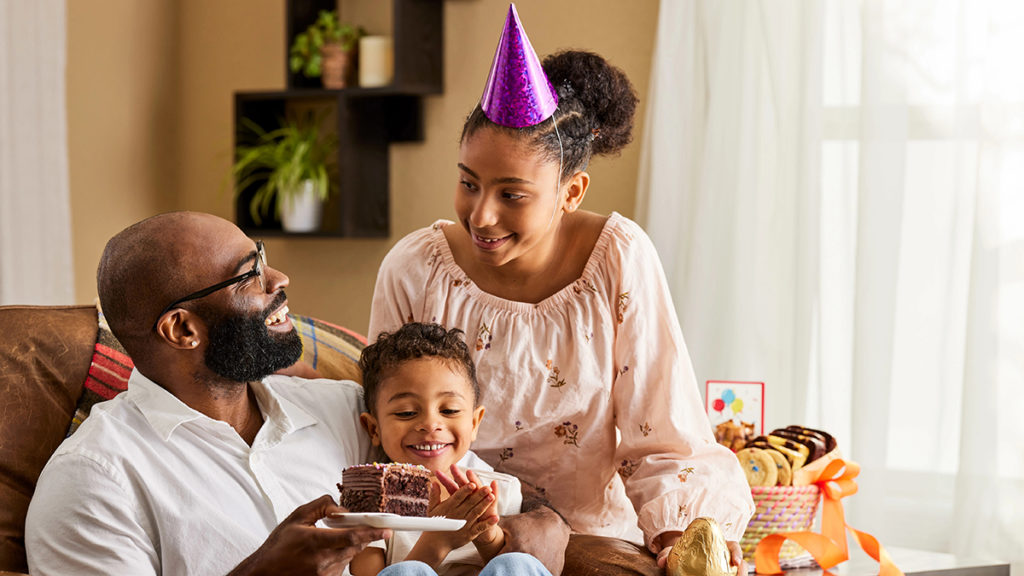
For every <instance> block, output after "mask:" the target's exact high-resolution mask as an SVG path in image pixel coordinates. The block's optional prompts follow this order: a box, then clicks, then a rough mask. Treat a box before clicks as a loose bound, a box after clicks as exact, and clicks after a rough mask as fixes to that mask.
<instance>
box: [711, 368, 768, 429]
mask: <svg viewBox="0 0 1024 576" xmlns="http://www.w3.org/2000/svg"><path fill="white" fill-rule="evenodd" d="M705 398H706V400H707V410H708V419H709V420H711V427H712V428H714V427H716V426H718V425H719V424H721V423H722V422H727V421H729V420H732V421H734V422H735V423H736V424H742V425H743V427H744V428H747V429H748V430H749V429H753V430H754V431H756V433H757V434H758V435H760V434H764V382H730V381H726V380H708V382H707V394H706V395H705Z"/></svg>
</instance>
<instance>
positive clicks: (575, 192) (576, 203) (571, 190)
mask: <svg viewBox="0 0 1024 576" xmlns="http://www.w3.org/2000/svg"><path fill="white" fill-rule="evenodd" d="M588 187H590V174H588V173H587V172H584V171H582V170H581V171H579V172H577V173H575V174H573V175H572V178H570V179H569V183H568V184H566V186H565V203H564V204H563V205H562V209H563V210H565V212H566V213H569V212H575V211H576V209H578V208H579V207H580V204H582V203H583V197H584V196H586V195H587V188H588Z"/></svg>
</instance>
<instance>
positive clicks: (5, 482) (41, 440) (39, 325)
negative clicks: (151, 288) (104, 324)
mask: <svg viewBox="0 0 1024 576" xmlns="http://www.w3.org/2000/svg"><path fill="white" fill-rule="evenodd" d="M0 326H2V327H3V330H0V405H2V406H4V410H0V438H3V442H0V570H17V571H23V570H28V566H27V564H26V562H25V541H24V536H25V512H26V511H27V510H28V502H29V498H31V496H32V492H34V491H35V487H36V480H38V479H39V472H40V471H42V469H43V466H44V465H45V464H46V461H47V460H49V458H50V454H52V453H53V451H54V450H55V449H56V448H57V446H58V445H59V444H60V443H61V442H62V441H63V440H64V435H65V434H66V433H67V430H68V425H69V424H70V423H71V418H72V416H74V413H75V403H76V402H77V400H78V397H79V396H81V394H82V385H83V384H84V383H85V377H86V375H87V374H88V373H89V361H90V359H91V358H92V351H93V346H94V345H95V344H96V307H95V306H0Z"/></svg>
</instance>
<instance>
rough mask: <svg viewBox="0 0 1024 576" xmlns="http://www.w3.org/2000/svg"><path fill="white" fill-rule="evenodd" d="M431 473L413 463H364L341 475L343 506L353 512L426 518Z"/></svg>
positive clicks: (351, 467) (347, 469) (349, 468)
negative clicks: (385, 513)
mask: <svg viewBox="0 0 1024 576" xmlns="http://www.w3.org/2000/svg"><path fill="white" fill-rule="evenodd" d="M430 477H431V472H430V470H427V469H426V468H424V467H423V466H414V465H412V464H377V463H374V464H361V465H359V466H350V467H348V468H345V470H343V471H342V473H341V484H338V489H339V490H340V491H341V505H342V506H344V507H345V508H348V510H349V512H387V513H389V514H398V515H400V516H426V515H427V498H428V495H429V494H430Z"/></svg>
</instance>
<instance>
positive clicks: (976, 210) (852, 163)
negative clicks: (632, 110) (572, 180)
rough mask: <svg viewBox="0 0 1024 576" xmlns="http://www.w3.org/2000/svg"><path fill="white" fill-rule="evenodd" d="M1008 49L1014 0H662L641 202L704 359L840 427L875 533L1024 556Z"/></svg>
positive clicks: (1015, 26) (1022, 137)
mask: <svg viewBox="0 0 1024 576" xmlns="http://www.w3.org/2000/svg"><path fill="white" fill-rule="evenodd" d="M1022 54H1024V4H1022V3H1020V2H1016V1H1014V0H862V1H855V0H849V1H840V0H832V1H825V2H801V1H798V0H792V1H787V0H773V1H770V2H769V1H751V0H683V1H681V0H663V1H662V3H661V13H660V17H659V30H658V40H657V49H656V55H655V63H654V67H653V74H652V84H651V86H652V88H651V93H650V95H649V98H648V118H647V124H646V131H645V141H644V142H643V147H644V163H643V166H642V169H641V185H640V189H639V191H638V198H639V202H638V204H639V205H638V210H637V214H638V217H639V218H640V219H641V220H643V221H644V224H645V225H646V226H647V229H648V230H649V231H650V233H651V236H652V237H653V238H654V241H655V243H656V244H657V246H658V249H659V251H660V253H661V255H662V259H663V261H664V263H665V267H666V272H667V274H668V275H669V281H670V283H671V285H672V288H673V291H674V296H675V299H676V305H677V307H678V308H679V314H680V318H681V321H682V323H683V329H684V331H685V333H686V335H687V341H688V345H689V347H690V351H691V353H692V354H693V357H694V365H695V367H696V369H697V372H698V377H700V378H702V379H737V380H752V379H753V380H764V381H765V382H766V390H767V399H766V410H767V420H768V425H769V426H774V425H780V426H781V425H785V424H789V423H794V422H795V423H800V422H803V423H807V424H809V425H814V426H821V427H823V428H826V429H829V430H831V431H833V432H834V433H835V434H836V435H837V436H838V437H839V438H840V440H841V446H842V448H843V450H844V452H845V453H847V454H848V455H849V456H851V457H852V458H854V459H855V460H857V461H859V462H860V463H861V464H862V466H863V472H862V474H861V477H860V479H859V483H860V486H861V492H860V493H859V494H857V495H856V496H854V497H852V498H851V499H849V500H848V501H847V502H846V508H847V513H848V519H849V520H850V522H851V523H852V524H854V525H855V526H856V527H858V528H860V529H864V530H868V531H871V532H873V533H874V534H876V535H877V536H879V537H880V538H881V539H882V542H883V543H884V544H886V545H888V546H910V547H918V548H925V549H933V550H940V551H950V552H955V553H959V554H964V555H971V556H984V557H993V558H1002V559H1007V560H1013V561H1016V562H1018V563H1020V562H1022V561H1024V429H1022V427H1021V426H1020V424H1019V422H1021V421H1024V74H1022V73H1021V71H1020V64H1019V60H1020V57H1021V55H1022ZM1019 566H1020V564H1017V565H1016V566H1015V567H1018V569H1020V568H1019Z"/></svg>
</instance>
